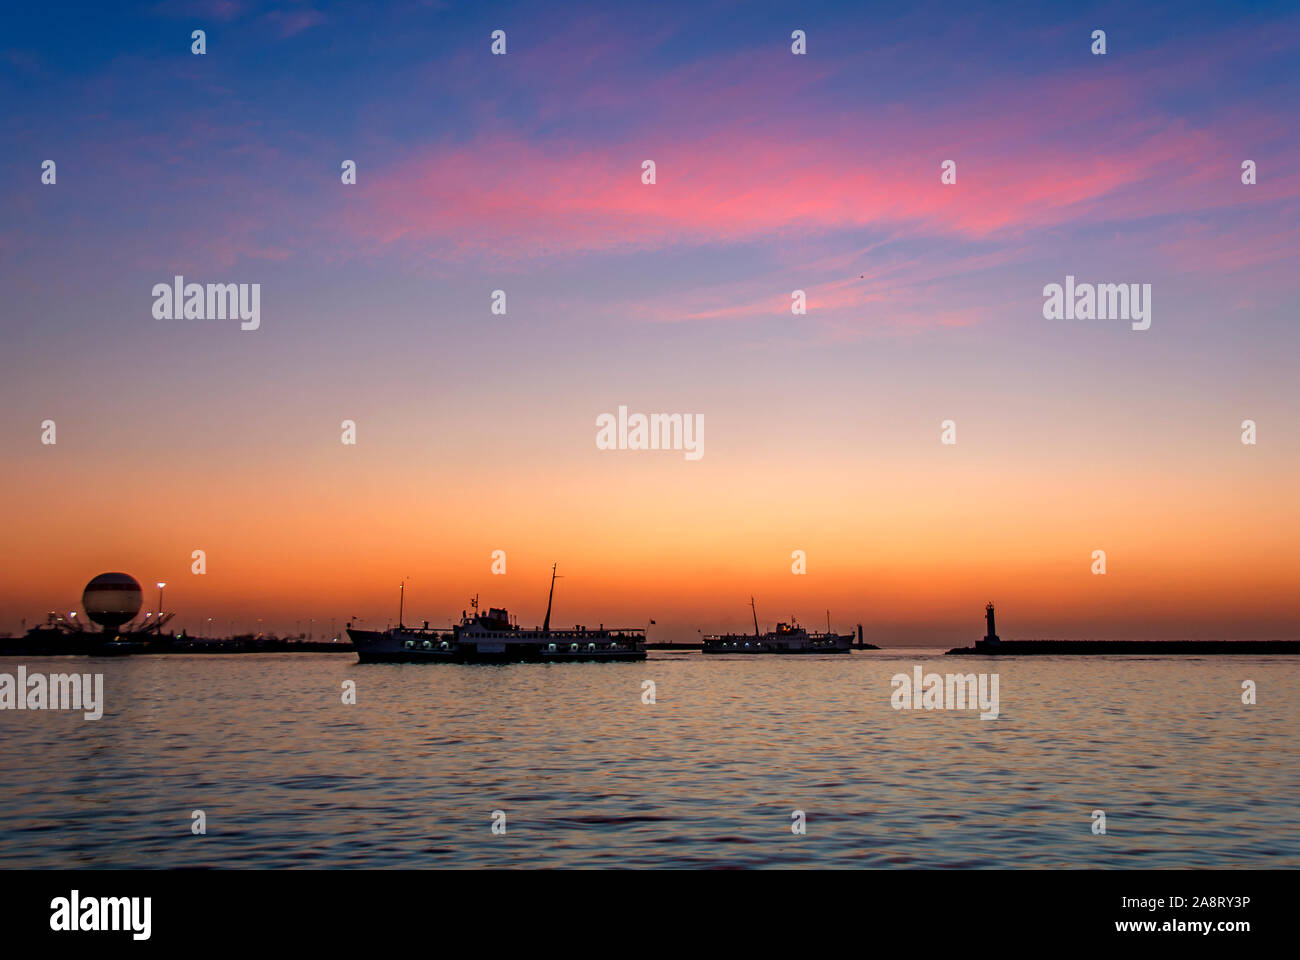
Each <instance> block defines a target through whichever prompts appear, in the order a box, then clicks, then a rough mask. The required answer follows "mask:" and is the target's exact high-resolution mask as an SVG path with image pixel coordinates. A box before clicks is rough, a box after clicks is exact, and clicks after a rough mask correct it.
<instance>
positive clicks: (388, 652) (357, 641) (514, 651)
mask: <svg viewBox="0 0 1300 960" xmlns="http://www.w3.org/2000/svg"><path fill="white" fill-rule="evenodd" d="M348 636H349V637H350V638H351V639H352V644H353V646H354V647H356V651H357V662H358V663H568V662H576V661H584V662H591V661H603V660H612V661H638V660H644V659H645V658H646V652H645V647H644V643H643V642H640V641H637V642H633V641H631V640H625V641H618V645H617V647H614V646H612V645H611V644H610V642H609V640H608V638H605V637H599V638H596V639H586V640H585V642H573V641H570V642H554V641H547V640H545V639H543V640H522V639H521V640H515V639H511V640H505V641H497V642H475V641H472V640H460V639H457V638H456V637H455V636H454V635H452V634H451V633H448V634H442V635H433V636H426V635H424V634H420V633H409V634H404V633H402V632H400V631H378V630H353V629H349V630H348ZM426 643H427V644H428V646H425V644H426ZM575 643H576V646H577V649H573V647H574V645H575ZM589 645H590V646H589ZM591 646H594V648H595V649H591ZM552 647H554V648H555V649H553V650H552V649H551V648H552Z"/></svg>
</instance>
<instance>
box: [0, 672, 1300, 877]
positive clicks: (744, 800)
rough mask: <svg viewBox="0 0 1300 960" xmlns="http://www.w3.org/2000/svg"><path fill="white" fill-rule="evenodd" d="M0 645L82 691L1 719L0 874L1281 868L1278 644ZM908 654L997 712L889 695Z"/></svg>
mask: <svg viewBox="0 0 1300 960" xmlns="http://www.w3.org/2000/svg"><path fill="white" fill-rule="evenodd" d="M19 662H22V663H23V664H25V665H26V667H27V668H28V670H29V671H31V672H44V673H57V672H65V671H69V670H78V671H92V672H101V673H103V674H104V676H105V680H104V683H105V692H106V699H107V708H106V710H105V715H104V718H103V719H102V720H99V721H95V722H90V721H85V720H83V719H82V718H81V714H80V713H49V712H45V713H42V712H28V711H22V712H16V711H8V710H6V711H3V712H0V726H2V728H3V738H4V739H3V744H4V747H3V749H4V763H3V787H2V788H0V866H4V867H9V868H15V867H27V866H40V867H80V866H94V867H194V866H216V867H235V866H239V867H249V866H253V867H293V866H301V867H334V866H356V867H363V866H364V867H502V866H583V867H596V866H602V865H610V866H641V867H724V866H727V867H729V866H736V867H758V866H769V867H789V866H823V867H1090V866H1116V867H1185V866H1194V867H1210V866H1214V867H1246V866H1250V867H1296V866H1300V799H1298V798H1300V790H1298V789H1297V787H1300V758H1298V756H1297V748H1296V744H1295V738H1296V734H1297V731H1298V730H1300V724H1298V723H1297V720H1300V709H1298V708H1297V697H1296V693H1297V690H1298V689H1300V687H1298V686H1297V684H1298V682H1300V659H1298V658H1294V657H1272V658H1270V657H1258V658H1255V657H1230V658H1224V657H1219V658H1206V659H1187V658H1150V659H1147V658H1140V657H1114V658H1097V657H1081V658H1068V657H1061V658H1056V657H1050V658H1049V657H1030V658H1023V659H1009V658H1008V659H1001V660H997V661H994V660H989V659H985V658H974V657H963V658H954V657H942V656H939V655H938V651H897V650H891V651H879V652H874V651H872V652H854V653H853V654H852V655H851V656H848V657H844V656H839V657H825V658H802V657H799V658H737V659H728V658H712V657H709V658H705V657H702V656H701V655H700V654H698V653H694V652H686V653H675V652H669V651H662V652H654V653H652V654H651V659H650V660H649V661H647V662H646V663H634V664H610V663H604V664H549V665H520V666H507V667H467V666H454V665H396V666H394V665H359V664H357V663H356V662H355V658H354V656H353V655H351V654H347V655H343V654H340V655H333V654H317V655H310V654H301V655H294V654H263V655H248V656H206V657H204V656H152V657H131V658H113V659H86V658H75V659H71V658H60V659H57V660H55V659H47V660H41V659H35V658H33V659H29V660H26V661H18V660H16V659H6V660H4V661H0V672H7V673H11V674H12V673H15V672H16V670H17V667H18V665H19ZM914 664H921V665H922V666H923V667H924V668H925V670H927V671H935V672H958V671H961V672H967V671H974V672H984V671H996V672H997V673H998V675H999V677H1000V695H1001V716H1000V717H999V718H998V719H997V720H991V721H990V720H981V719H979V717H978V715H977V714H976V713H974V712H956V711H933V712H926V711H908V710H903V711H895V710H893V709H892V708H891V706H890V692H891V688H890V678H891V676H893V675H894V674H895V673H899V672H910V671H911V669H912V666H913V665H914ZM647 679H649V680H653V681H654V682H655V684H656V688H657V699H658V702H657V703H655V704H654V705H646V704H643V703H642V682H643V681H644V680H647ZM1247 679H1250V680H1254V681H1255V682H1256V684H1257V685H1258V690H1259V693H1258V703H1257V704H1256V705H1254V706H1245V705H1243V704H1242V703H1241V683H1242V681H1243V680H1247ZM344 680H355V681H356V684H357V703H356V705H354V706H349V705H344V704H343V703H342V702H341V684H342V682H343V681H344ZM796 809H799V810H803V811H805V813H806V815H807V834H806V835H805V836H795V835H793V834H792V833H791V829H790V824H791V811H793V810H796ZM1096 809H1101V810H1104V811H1105V812H1106V826H1107V833H1106V835H1105V836H1095V835H1093V833H1092V830H1091V825H1092V817H1091V814H1092V811H1093V810H1096ZM194 810H203V811H204V812H205V813H206V816H207V827H208V833H207V835H206V836H195V835H193V834H192V833H191V829H190V824H191V822H192V821H191V813H192V811H194ZM494 810H501V811H504V812H505V815H506V824H507V832H506V834H505V835H504V836H494V835H493V833H492V831H491V824H492V813H493V811H494Z"/></svg>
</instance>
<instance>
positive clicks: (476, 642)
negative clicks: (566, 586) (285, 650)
mask: <svg viewBox="0 0 1300 960" xmlns="http://www.w3.org/2000/svg"><path fill="white" fill-rule="evenodd" d="M555 571H556V565H554V564H552V565H551V592H550V595H549V596H548V597H547V599H546V619H545V620H544V621H543V623H542V626H541V627H534V628H533V629H531V630H524V629H522V628H521V627H520V626H519V624H518V623H514V622H512V621H511V618H510V614H509V613H508V612H507V611H506V610H505V609H504V608H501V607H491V608H489V609H488V611H487V612H486V613H484V612H483V611H482V610H481V609H479V605H478V597H475V598H474V599H473V600H471V601H470V607H471V608H472V610H473V613H471V614H467V613H466V612H465V611H461V619H460V623H458V624H456V625H455V626H452V627H450V628H448V627H441V628H440V627H432V628H431V627H430V626H429V623H428V621H427V620H426V621H425V623H424V626H423V627H408V626H406V625H404V624H403V623H402V607H401V606H399V607H398V614H397V626H396V627H394V628H393V629H391V630H358V629H356V628H354V627H353V626H352V624H350V623H349V624H348V627H347V630H348V636H349V637H350V638H351V639H352V644H353V646H354V647H356V651H357V662H358V663H552V662H554V663H561V662H565V661H571V660H644V659H645V658H646V652H645V628H644V627H609V628H606V627H605V626H604V624H602V625H600V626H599V627H596V628H591V627H586V626H582V625H579V626H575V627H572V628H571V629H568V630H552V629H551V603H552V601H553V600H554V599H555V580H556V572H555ZM405 597H406V587H405V583H403V585H402V602H403V603H404V602H405Z"/></svg>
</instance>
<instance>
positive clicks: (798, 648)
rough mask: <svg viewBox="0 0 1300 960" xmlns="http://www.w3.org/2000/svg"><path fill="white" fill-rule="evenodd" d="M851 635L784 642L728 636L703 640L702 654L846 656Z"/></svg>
mask: <svg viewBox="0 0 1300 960" xmlns="http://www.w3.org/2000/svg"><path fill="white" fill-rule="evenodd" d="M853 639H854V638H853V635H852V634H845V635H844V636H815V637H809V638H808V639H799V640H786V639H782V638H772V637H770V636H769V637H760V638H756V637H752V636H749V637H746V636H743V635H731V636H725V637H706V638H705V640H704V646H703V648H702V649H701V652H702V653H714V654H723V653H725V654H736V655H746V656H751V655H759V654H765V655H770V656H798V655H800V654H814V655H815V654H820V655H823V656H824V655H826V654H831V653H848V652H849V651H850V650H852V649H853Z"/></svg>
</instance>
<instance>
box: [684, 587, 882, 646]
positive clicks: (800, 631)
mask: <svg viewBox="0 0 1300 960" xmlns="http://www.w3.org/2000/svg"><path fill="white" fill-rule="evenodd" d="M749 607H750V610H751V611H752V612H753V614H754V633H753V634H752V635H750V634H747V633H721V634H712V635H710V636H707V637H705V638H704V646H703V648H702V650H703V652H704V653H778V654H781V653H785V654H797V653H848V652H849V651H850V650H851V649H853V634H851V633H845V634H840V633H831V632H830V614H829V613H827V615H826V633H809V632H808V631H807V630H805V629H804V628H803V627H801V626H799V624H798V622H797V621H795V619H794V617H791V618H790V620H791V622H790V623H778V624H777V625H776V629H775V630H771V631H768V632H767V633H759V630H758V610H757V608H756V607H755V606H754V598H753V597H750V598H749ZM859 630H861V628H859ZM859 642H860V641H859Z"/></svg>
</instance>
